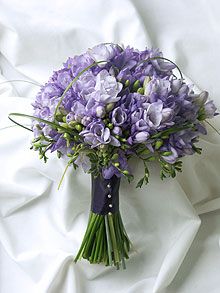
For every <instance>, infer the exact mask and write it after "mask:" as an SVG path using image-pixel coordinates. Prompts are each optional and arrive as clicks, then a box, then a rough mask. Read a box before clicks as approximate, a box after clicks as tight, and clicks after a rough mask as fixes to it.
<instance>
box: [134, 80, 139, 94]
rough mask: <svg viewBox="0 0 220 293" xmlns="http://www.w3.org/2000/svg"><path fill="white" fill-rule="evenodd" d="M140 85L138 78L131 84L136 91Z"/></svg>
mask: <svg viewBox="0 0 220 293" xmlns="http://www.w3.org/2000/svg"><path fill="white" fill-rule="evenodd" d="M139 87H140V80H136V81H135V82H134V84H133V91H134V92H136V91H137V90H138V89H139Z"/></svg>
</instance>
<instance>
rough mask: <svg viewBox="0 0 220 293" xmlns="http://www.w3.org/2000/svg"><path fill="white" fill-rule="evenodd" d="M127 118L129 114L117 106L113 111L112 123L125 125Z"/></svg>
mask: <svg viewBox="0 0 220 293" xmlns="http://www.w3.org/2000/svg"><path fill="white" fill-rule="evenodd" d="M126 120H127V114H126V113H125V112H124V111H123V110H122V109H121V108H120V107H117V108H115V109H114V110H113V112H112V123H113V124H114V125H115V126H120V125H123V124H124V123H125V122H126Z"/></svg>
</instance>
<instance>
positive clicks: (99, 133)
mask: <svg viewBox="0 0 220 293" xmlns="http://www.w3.org/2000/svg"><path fill="white" fill-rule="evenodd" d="M80 135H81V136H83V138H84V142H85V143H87V144H89V145H91V146H92V148H95V147H97V146H99V145H101V144H111V145H114V146H119V145H120V143H119V141H118V140H117V139H116V138H115V137H113V136H112V135H111V134H110V130H109V128H107V127H105V126H104V125H103V124H102V123H101V122H92V123H90V124H89V125H88V127H87V129H86V130H83V131H81V132H80Z"/></svg>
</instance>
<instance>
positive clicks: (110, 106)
mask: <svg viewBox="0 0 220 293" xmlns="http://www.w3.org/2000/svg"><path fill="white" fill-rule="evenodd" d="M113 108H114V103H109V104H107V105H106V108H105V109H106V112H107V113H108V112H110V111H111V110H112V109H113Z"/></svg>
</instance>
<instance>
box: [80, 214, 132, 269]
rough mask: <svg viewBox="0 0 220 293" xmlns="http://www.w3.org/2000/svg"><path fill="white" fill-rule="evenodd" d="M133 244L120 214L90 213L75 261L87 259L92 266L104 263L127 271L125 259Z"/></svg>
mask: <svg viewBox="0 0 220 293" xmlns="http://www.w3.org/2000/svg"><path fill="white" fill-rule="evenodd" d="M130 248H131V242H130V240H129V238H128V235H127V233H126V231H125V228H124V225H123V222H122V218H121V214H120V212H116V213H108V214H106V215H100V214H96V213H93V212H90V216H89V222H88V226H87V229H86V232H85V235H84V238H83V241H82V244H81V247H80V249H79V252H78V254H77V256H76V257H75V259H74V261H75V262H77V261H78V260H79V259H80V258H84V259H87V260H88V261H89V262H90V263H91V264H94V263H104V264H105V265H106V266H112V265H114V266H115V267H116V268H117V269H120V267H122V268H123V269H126V265H125V259H128V258H129V256H128V253H129V251H130Z"/></svg>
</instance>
